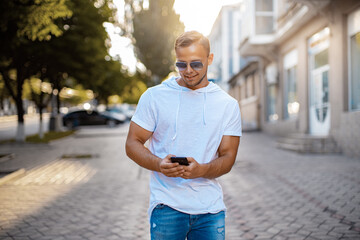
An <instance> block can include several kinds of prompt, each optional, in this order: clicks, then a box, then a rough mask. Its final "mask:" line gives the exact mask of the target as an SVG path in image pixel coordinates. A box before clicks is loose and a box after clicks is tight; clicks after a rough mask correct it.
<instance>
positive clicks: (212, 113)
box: [132, 77, 241, 215]
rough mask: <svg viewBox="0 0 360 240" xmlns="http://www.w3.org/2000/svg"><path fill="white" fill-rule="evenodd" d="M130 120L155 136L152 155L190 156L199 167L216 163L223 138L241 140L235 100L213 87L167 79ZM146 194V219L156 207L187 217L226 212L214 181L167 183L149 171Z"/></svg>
mask: <svg viewBox="0 0 360 240" xmlns="http://www.w3.org/2000/svg"><path fill="white" fill-rule="evenodd" d="M132 121H133V122H135V123H136V124H137V125H139V126H141V127H142V128H144V129H146V130H148V131H151V132H153V135H152V137H151V138H150V140H149V150H150V151H151V152H152V153H153V154H154V155H156V156H158V157H160V158H164V157H166V156H167V155H168V154H173V155H175V156H179V157H193V158H194V159H195V160H196V161H197V162H199V163H200V164H201V163H208V162H210V161H212V160H213V159H215V158H217V156H218V153H217V150H218V148H219V145H220V142H221V139H222V137H223V136H224V135H231V136H241V117H240V109H239V105H238V103H237V101H236V100H235V99H234V98H232V97H231V96H230V95H228V94H227V93H226V92H225V91H223V90H222V89H221V88H219V87H218V86H217V85H216V84H214V83H212V82H210V83H209V84H208V85H207V86H206V87H203V88H200V89H196V90H191V89H189V88H186V87H182V86H180V85H179V84H178V83H177V82H176V78H175V77H171V78H169V79H168V80H166V81H164V82H163V83H162V84H160V85H157V86H155V87H152V88H149V89H148V90H147V91H146V92H145V93H144V94H143V95H142V96H141V98H140V101H139V104H138V106H137V109H136V112H135V114H134V116H133V118H132ZM150 192H151V195H150V207H149V215H151V212H152V210H153V209H154V208H155V206H156V205H157V204H160V203H161V204H165V205H168V206H169V207H172V208H174V209H176V210H178V211H181V212H184V213H188V214H203V213H217V212H219V211H222V210H225V209H226V208H225V204H224V201H223V193H222V189H221V186H220V184H219V182H218V180H217V179H205V178H197V179H183V178H170V177H167V176H165V175H163V174H162V173H159V172H151V176H150Z"/></svg>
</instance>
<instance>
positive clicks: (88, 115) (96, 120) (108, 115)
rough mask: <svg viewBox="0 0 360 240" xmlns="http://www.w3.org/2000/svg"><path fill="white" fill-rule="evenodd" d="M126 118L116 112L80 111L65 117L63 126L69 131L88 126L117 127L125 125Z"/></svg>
mask: <svg viewBox="0 0 360 240" xmlns="http://www.w3.org/2000/svg"><path fill="white" fill-rule="evenodd" d="M125 121H126V116H125V115H124V114H120V113H114V112H108V111H104V112H98V111H96V110H88V111H87V110H78V111H74V112H70V113H68V114H66V115H64V116H63V124H64V126H66V127H67V128H69V129H72V128H75V127H78V126H86V125H108V126H109V127H115V126H116V125H117V124H120V123H124V122H125Z"/></svg>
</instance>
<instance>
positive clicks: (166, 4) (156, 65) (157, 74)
mask: <svg viewBox="0 0 360 240" xmlns="http://www.w3.org/2000/svg"><path fill="white" fill-rule="evenodd" d="M174 1H175V0H149V8H147V9H144V8H142V7H141V6H142V5H141V4H142V1H136V0H132V1H130V0H127V1H126V2H127V6H129V7H128V9H132V14H128V15H130V16H131V17H132V24H133V28H132V31H133V32H132V36H133V38H134V45H135V51H136V56H137V57H138V58H139V60H140V61H141V62H142V63H143V64H144V65H145V66H146V68H147V69H148V70H150V71H151V73H152V75H153V79H156V80H157V81H155V83H158V81H159V80H160V79H163V78H164V77H166V76H167V75H168V74H169V72H171V71H173V70H174V67H173V65H174V64H173V63H174V59H175V53H174V50H173V49H174V41H175V39H176V37H177V36H178V35H179V34H180V33H182V32H183V31H184V24H183V23H182V22H180V16H179V15H178V14H176V13H175V11H174V9H173V5H174ZM128 15H126V16H128ZM130 29H131V28H130Z"/></svg>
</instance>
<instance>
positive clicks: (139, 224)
mask: <svg viewBox="0 0 360 240" xmlns="http://www.w3.org/2000/svg"><path fill="white" fill-rule="evenodd" d="M124 127H125V126H124ZM123 130H124V129H122V128H120V129H111V130H101V131H100V130H97V129H96V128H95V129H87V130H86V131H80V132H79V133H78V135H77V136H75V137H70V138H67V139H66V140H64V141H59V142H57V143H56V144H53V145H51V146H50V147H44V148H41V149H40V150H33V151H30V152H27V151H24V150H23V149H22V150H21V149H19V150H18V152H17V153H16V159H14V160H11V161H9V162H7V163H1V164H0V169H10V168H14V167H16V166H20V165H21V166H26V167H27V170H28V171H27V174H26V175H25V176H24V177H22V178H20V179H17V180H14V181H11V182H8V183H7V184H5V185H1V186H0V240H2V239H6V240H10V239H17V240H22V239H27V240H57V239H67V240H78V239H79V240H80V239H86V240H89V239H97V240H98V239H109V240H111V239H126V240H128V239H129V240H132V239H134V240H135V239H136V240H138V239H139V240H141V239H149V223H148V216H147V207H148V198H149V190H148V172H147V171H146V170H142V169H141V168H140V167H138V166H137V165H136V164H135V163H133V162H132V161H130V160H129V159H128V158H127V157H126V156H125V152H124V151H125V149H124V143H125V136H126V134H125V133H124V132H123ZM97 131H99V132H97ZM275 144H276V142H275V141H274V140H273V139H271V138H269V137H266V136H265V135H263V134H260V133H251V134H250V133H245V134H244V136H243V137H242V139H241V145H240V149H239V155H238V160H237V162H236V164H235V166H234V168H233V169H232V171H231V172H230V173H229V174H227V175H225V176H223V177H222V178H221V179H220V180H221V183H222V186H223V189H224V193H225V202H226V205H227V207H228V212H227V219H226V235H227V237H226V239H227V240H242V239H268V240H270V239H275V240H276V239H289V240H298V239H301V240H305V239H321V240H332V239H352V240H358V239H360V219H359V217H360V199H359V196H360V184H359V183H360V175H359V172H360V161H359V160H358V159H351V158H346V157H343V156H340V155H328V156H324V155H299V154H296V153H292V152H287V151H284V150H279V149H276V148H275ZM27 149H30V148H27ZM0 151H1V147H0ZM36 152H37V153H36ZM64 154H67V155H71V154H92V155H94V156H98V157H94V158H90V159H62V158H61V157H60V156H63V155H64ZM32 160H34V161H33V163H36V164H35V165H34V166H32V165H31V164H30V162H29V161H32Z"/></svg>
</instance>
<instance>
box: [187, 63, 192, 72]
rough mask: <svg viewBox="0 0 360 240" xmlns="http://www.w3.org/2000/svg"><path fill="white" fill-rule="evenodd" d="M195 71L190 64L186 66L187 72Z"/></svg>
mask: <svg viewBox="0 0 360 240" xmlns="http://www.w3.org/2000/svg"><path fill="white" fill-rule="evenodd" d="M193 70H194V69H192V67H191V66H190V64H188V65H187V66H186V70H185V71H186V72H192V71H193Z"/></svg>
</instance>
